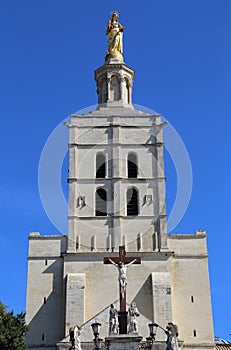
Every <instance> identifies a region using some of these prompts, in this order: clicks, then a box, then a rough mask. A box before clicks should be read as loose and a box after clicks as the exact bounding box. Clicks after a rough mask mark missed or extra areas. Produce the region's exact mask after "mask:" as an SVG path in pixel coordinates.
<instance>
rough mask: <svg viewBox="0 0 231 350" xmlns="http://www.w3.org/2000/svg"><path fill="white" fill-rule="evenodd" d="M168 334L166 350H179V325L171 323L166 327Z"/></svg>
mask: <svg viewBox="0 0 231 350" xmlns="http://www.w3.org/2000/svg"><path fill="white" fill-rule="evenodd" d="M166 334H167V341H166V344H167V348H166V350H179V346H178V341H177V337H178V327H177V325H175V324H173V323H172V322H169V323H168V325H167V327H166Z"/></svg>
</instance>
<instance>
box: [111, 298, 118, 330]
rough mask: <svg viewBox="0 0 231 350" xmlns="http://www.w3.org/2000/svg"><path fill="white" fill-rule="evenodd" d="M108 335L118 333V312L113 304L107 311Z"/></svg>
mask: <svg viewBox="0 0 231 350" xmlns="http://www.w3.org/2000/svg"><path fill="white" fill-rule="evenodd" d="M109 333H113V334H117V333H118V312H117V310H116V309H115V308H114V305H113V304H111V307H110V311H109Z"/></svg>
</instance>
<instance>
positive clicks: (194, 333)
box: [193, 329, 197, 337]
mask: <svg viewBox="0 0 231 350" xmlns="http://www.w3.org/2000/svg"><path fill="white" fill-rule="evenodd" d="M193 336H194V337H196V336H197V331H196V330H195V329H194V331H193Z"/></svg>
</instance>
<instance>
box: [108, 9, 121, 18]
mask: <svg viewBox="0 0 231 350" xmlns="http://www.w3.org/2000/svg"><path fill="white" fill-rule="evenodd" d="M114 14H116V15H117V16H118V17H119V12H118V11H116V10H114V11H111V13H110V16H112V15H114Z"/></svg>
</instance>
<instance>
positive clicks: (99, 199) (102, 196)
mask: <svg viewBox="0 0 231 350" xmlns="http://www.w3.org/2000/svg"><path fill="white" fill-rule="evenodd" d="M95 215H96V216H107V192H106V191H105V190H104V189H103V188H98V189H97V190H96V193H95Z"/></svg>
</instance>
